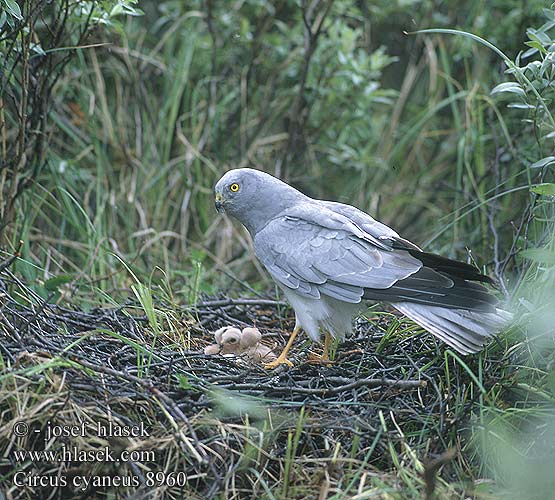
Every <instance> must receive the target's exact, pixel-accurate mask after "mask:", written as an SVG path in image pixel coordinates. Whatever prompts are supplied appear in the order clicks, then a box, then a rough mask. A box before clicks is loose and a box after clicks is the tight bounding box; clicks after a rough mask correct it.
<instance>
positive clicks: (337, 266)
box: [254, 210, 422, 303]
mask: <svg viewBox="0 0 555 500" xmlns="http://www.w3.org/2000/svg"><path fill="white" fill-rule="evenodd" d="M329 212H330V213H325V214H323V213H322V212H320V213H319V214H317V215H316V216H315V215H314V214H311V213H310V211H305V210H297V211H295V212H292V211H289V212H288V213H287V214H285V215H283V216H281V217H278V218H276V219H273V220H272V221H270V222H269V223H268V224H267V225H266V226H265V227H264V228H263V229H262V230H261V231H259V232H258V233H257V234H256V235H255V238H254V248H255V251H256V254H257V256H258V257H259V259H260V260H261V261H262V263H263V264H264V265H265V267H266V268H267V269H268V271H269V272H270V274H271V275H272V277H273V278H274V279H275V280H277V281H278V282H279V283H280V284H281V285H283V286H285V287H287V288H290V289H292V290H295V291H296V292H297V293H299V294H301V295H303V296H306V297H314V298H317V297H320V294H321V293H323V294H325V295H328V296H331V297H334V298H337V299H339V300H343V301H346V302H352V303H358V302H360V301H361V300H362V297H363V295H364V290H365V289H366V288H377V289H384V288H389V287H390V286H391V285H393V284H394V283H396V282H397V281H399V280H402V279H404V278H406V277H408V276H410V275H411V274H413V273H416V272H417V271H418V270H419V269H420V268H421V267H422V263H421V262H420V261H419V260H418V259H416V258H414V257H412V256H411V255H410V254H408V252H405V251H401V252H397V251H392V250H391V247H388V246H386V245H385V244H383V243H381V242H380V241H379V240H378V239H377V238H376V237H375V236H374V235H371V234H369V233H366V232H365V231H364V230H363V229H361V228H360V227H359V226H358V225H356V224H354V223H353V222H352V221H351V220H350V219H349V218H347V217H344V216H342V215H341V214H337V213H335V212H332V211H329ZM323 215H324V217H322V216H323Z"/></svg>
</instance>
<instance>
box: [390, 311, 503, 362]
mask: <svg viewBox="0 0 555 500" xmlns="http://www.w3.org/2000/svg"><path fill="white" fill-rule="evenodd" d="M392 305H393V307H395V308H396V309H397V310H399V311H401V312H402V313H403V314H405V315H406V316H408V317H409V318H411V319H412V320H413V321H414V322H415V323H417V324H419V325H420V326H421V327H422V328H424V329H426V330H428V331H429V332H430V333H433V334H434V335H435V336H436V337H438V338H439V339H441V340H443V341H444V342H445V343H446V344H448V345H449V346H451V347H452V348H453V349H455V350H456V351H458V352H460V353H461V354H471V353H474V352H478V351H480V350H481V349H482V348H483V346H484V344H485V343H486V342H488V340H489V339H490V338H491V337H492V336H493V335H495V334H496V333H497V332H499V331H500V330H502V329H503V328H504V327H505V326H506V325H507V323H508V322H509V321H510V320H511V318H512V314H511V313H509V312H507V311H504V310H503V309H499V308H496V309H495V311H493V312H483V311H472V310H467V309H448V308H445V307H440V306H432V305H425V304H417V303H410V302H397V303H395V304H392Z"/></svg>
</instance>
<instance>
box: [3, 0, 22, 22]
mask: <svg viewBox="0 0 555 500" xmlns="http://www.w3.org/2000/svg"><path fill="white" fill-rule="evenodd" d="M2 3H3V4H4V5H5V6H6V10H7V11H8V12H9V13H10V14H11V15H12V16H13V17H15V18H16V19H19V20H20V21H21V20H22V19H23V16H22V15H21V9H20V8H19V5H18V4H17V2H16V1H15V0H2Z"/></svg>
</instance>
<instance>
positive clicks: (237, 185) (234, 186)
mask: <svg viewBox="0 0 555 500" xmlns="http://www.w3.org/2000/svg"><path fill="white" fill-rule="evenodd" d="M229 190H230V191H231V192H232V193H236V192H237V191H239V184H237V183H236V182H234V183H233V184H232V185H231V186H229Z"/></svg>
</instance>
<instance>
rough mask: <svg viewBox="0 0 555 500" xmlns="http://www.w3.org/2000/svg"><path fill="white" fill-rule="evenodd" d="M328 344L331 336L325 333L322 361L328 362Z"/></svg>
mask: <svg viewBox="0 0 555 500" xmlns="http://www.w3.org/2000/svg"><path fill="white" fill-rule="evenodd" d="M330 344H331V335H330V333H329V332H326V336H325V337H324V352H323V353H322V361H329V360H330Z"/></svg>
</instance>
